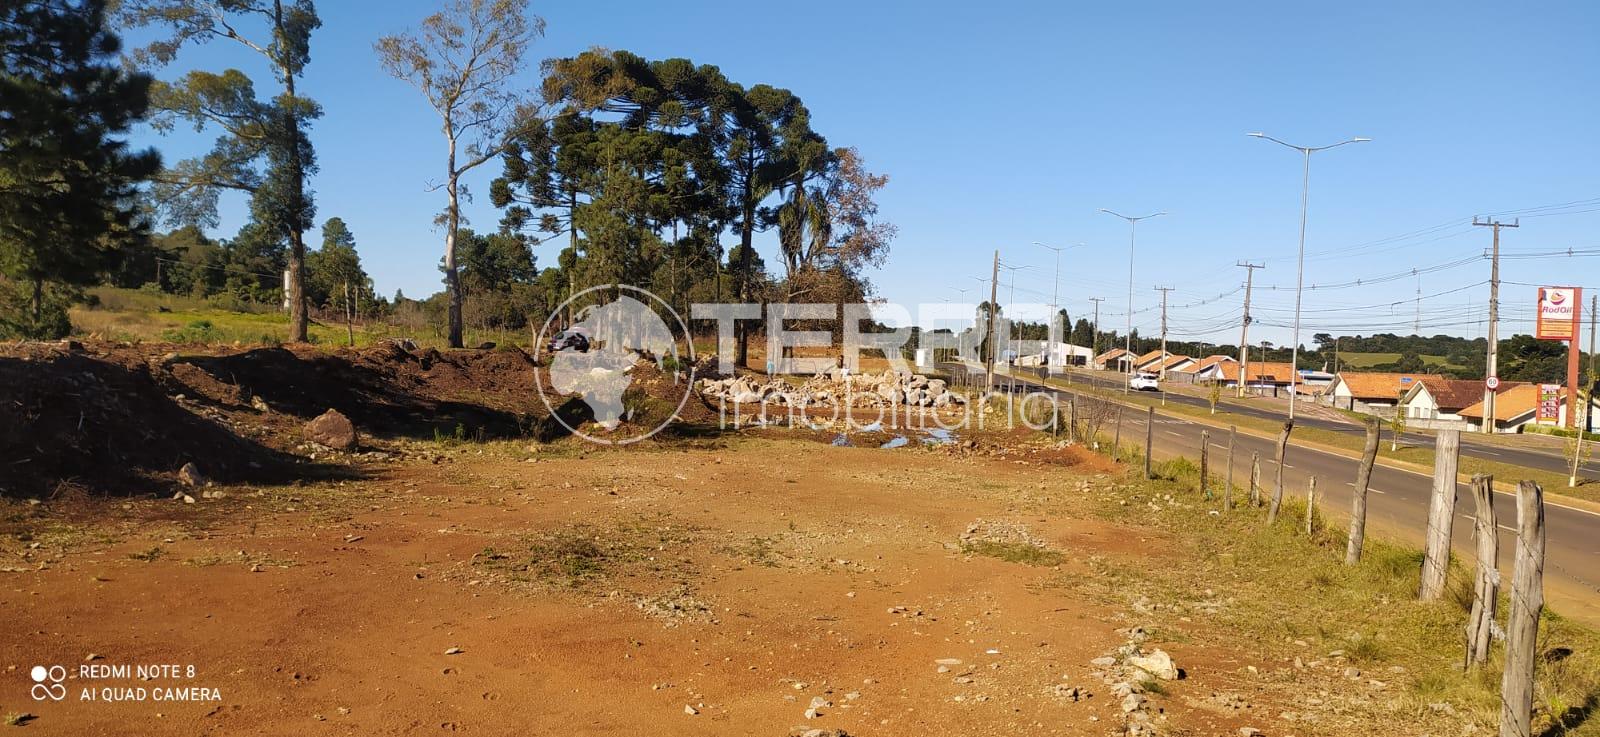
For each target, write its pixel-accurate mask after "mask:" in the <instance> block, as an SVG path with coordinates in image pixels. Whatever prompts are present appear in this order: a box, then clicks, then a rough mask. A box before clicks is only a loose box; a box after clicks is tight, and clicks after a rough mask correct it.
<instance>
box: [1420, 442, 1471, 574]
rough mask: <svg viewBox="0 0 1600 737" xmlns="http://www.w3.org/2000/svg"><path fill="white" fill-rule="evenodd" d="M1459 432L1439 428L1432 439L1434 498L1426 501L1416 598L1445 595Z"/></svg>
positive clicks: (1454, 498)
mask: <svg viewBox="0 0 1600 737" xmlns="http://www.w3.org/2000/svg"><path fill="white" fill-rule="evenodd" d="M1460 452H1461V431H1460V430H1440V431H1439V434H1438V435H1436V436H1434V442H1433V497H1432V500H1431V501H1430V502H1429V504H1428V538H1427V545H1426V550H1425V553H1424V557H1423V559H1422V585H1421V586H1420V587H1419V588H1418V589H1417V598H1420V599H1422V600H1423V601H1435V600H1437V599H1438V598H1439V597H1441V596H1443V595H1444V583H1445V574H1447V573H1449V571H1450V530H1451V528H1452V526H1453V525H1454V524H1455V516H1456V464H1457V462H1458V461H1459V460H1460V457H1459V455H1460Z"/></svg>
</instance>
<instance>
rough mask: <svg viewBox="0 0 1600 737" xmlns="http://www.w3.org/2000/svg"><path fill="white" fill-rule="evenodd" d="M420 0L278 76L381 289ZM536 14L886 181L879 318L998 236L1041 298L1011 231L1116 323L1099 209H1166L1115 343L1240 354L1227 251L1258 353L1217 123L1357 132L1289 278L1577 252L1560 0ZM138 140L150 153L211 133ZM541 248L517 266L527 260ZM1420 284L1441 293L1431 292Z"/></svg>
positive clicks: (1294, 177) (412, 98)
mask: <svg viewBox="0 0 1600 737" xmlns="http://www.w3.org/2000/svg"><path fill="white" fill-rule="evenodd" d="M432 10H433V5H432V3H430V2H427V1H426V0H394V1H392V2H375V1H371V0H340V1H338V2H334V1H332V0H325V1H324V2H323V3H321V4H320V7H319V12H320V13H321V15H322V18H323V27H322V28H321V29H320V30H319V31H318V32H317V33H316V35H315V36H313V38H312V55H313V59H312V63H311V66H310V67H309V72H308V75H307V78H306V81H305V85H304V87H305V90H306V94H309V95H310V96H312V97H314V98H315V99H317V100H318V101H319V102H320V103H321V104H322V105H323V106H324V109H325V117H324V118H323V119H322V120H320V121H318V122H317V124H316V127H315V128H314V130H313V132H312V138H313V141H314V143H315V145H316V147H317V152H318V156H319V158H320V163H321V172H320V173H319V174H318V175H317V177H316V179H315V180H314V188H315V190H316V195H317V202H318V208H319V216H318V220H319V222H320V221H321V220H322V219H324V218H327V217H330V216H339V217H341V218H343V219H345V221H346V222H347V223H348V224H349V225H350V227H351V229H352V230H353V231H354V232H355V235H356V238H357V242H358V246H359V248H360V250H361V253H362V256H363V260H364V262H365V264H366V266H367V269H368V271H369V272H370V273H371V274H372V275H373V277H374V278H375V280H376V281H377V284H378V288H379V290H380V291H382V292H384V293H386V294H392V293H393V292H394V290H395V289H396V288H401V289H404V290H405V292H406V294H408V295H411V296H422V295H426V294H428V293H431V292H433V291H436V290H437V289H438V288H439V275H438V271H437V270H436V264H437V262H438V257H439V253H440V251H441V249H442V237H443V236H442V233H441V232H440V231H439V230H438V229H437V228H435V227H434V226H433V225H432V219H433V217H434V215H435V214H436V213H437V212H438V211H439V210H440V208H441V207H442V206H443V204H444V201H443V195H442V194H441V193H437V192H429V191H427V188H428V185H429V184H431V183H434V182H437V181H439V179H440V171H441V169H442V161H443V146H444V144H443V139H442V137H441V136H440V135H439V132H438V126H437V119H436V118H435V117H434V115H433V114H432V112H431V111H430V110H429V109H428V108H427V107H426V105H425V104H424V103H423V101H422V99H421V97H420V95H418V94H417V93H416V92H415V91H414V90H413V89H411V88H410V87H408V86H406V85H405V84H403V83H401V82H399V81H396V80H394V79H391V78H389V77H388V76H387V75H385V74H384V73H383V71H382V70H381V69H380V68H379V67H378V64H377V62H376V60H375V58H374V56H373V53H372V50H371V44H372V42H373V41H374V40H375V39H376V38H377V37H378V36H380V35H382V34H385V33H391V32H396V31H400V30H403V29H405V28H406V27H408V26H409V25H412V24H414V23H416V22H417V21H418V20H420V19H421V18H422V17H423V16H425V15H427V14H428V13H430V12H432ZM533 10H534V12H536V13H537V14H539V15H541V16H543V17H544V18H545V19H546V20H547V21H548V24H549V26H548V32H547V35H546V37H545V38H544V39H543V40H542V41H541V42H540V43H539V44H538V45H537V46H536V49H535V55H536V56H537V57H538V58H545V57H553V56H568V55H572V54H575V53H577V52H580V51H582V50H583V49H586V48H589V47H593V46H602V47H608V48H619V49H628V50H630V51H633V52H635V53H638V54H641V55H643V56H646V57H650V58H659V57H670V56H683V57H687V58H689V59H692V60H694V61H695V62H698V63H711V64H716V65H718V66H720V67H721V68H722V69H723V71H724V72H725V73H726V74H727V75H728V76H729V77H730V78H731V79H734V80H737V81H740V82H743V83H746V84H754V83H760V82H766V83H771V84H774V85H778V86H783V87H788V88H790V89H792V90H794V91H795V92H796V93H797V94H798V95H800V96H801V97H802V98H803V99H804V100H805V102H806V104H807V105H808V107H809V108H810V109H811V111H812V119H813V125H814V127H815V128H816V129H817V130H818V131H819V132H821V133H822V134H823V135H825V136H826V137H827V138H828V139H829V141H830V142H831V143H833V144H834V145H850V146H855V147H856V148H858V149H859V150H860V151H861V153H862V155H863V156H864V157H865V158H866V160H867V163H868V165H869V167H870V168H872V169H873V170H875V171H879V172H883V173H887V174H888V175H889V176H890V177H891V181H890V184H889V186H888V187H887V188H886V189H885V190H884V191H883V193H882V194H881V197H880V198H879V200H880V204H881V206H882V210H881V215H882V217H883V218H884V219H886V220H888V221H890V222H893V223H895V224H896V225H898V226H899V228H900V236H899V238H898V239H897V240H896V242H895V243H894V246H893V251H892V253H891V256H890V259H889V262H888V265H887V266H886V267H885V268H883V269H882V270H880V271H879V272H877V273H876V274H874V275H873V280H874V281H875V282H876V284H877V285H878V287H879V291H880V294H881V296H883V297H884V298H886V299H888V300H890V301H894V302H899V303H904V304H916V303H922V302H941V301H943V300H946V299H949V300H951V301H958V300H960V299H961V297H962V295H961V294H960V292H959V291H957V290H959V289H967V290H968V291H967V293H966V298H967V299H968V300H969V301H975V300H976V299H978V293H977V291H976V289H975V288H978V287H979V286H980V285H979V282H978V281H976V280H975V279H973V277H984V278H986V277H987V275H988V273H989V264H990V258H991V257H992V255H993V253H994V251H995V249H999V250H1000V251H1001V258H1002V259H1003V260H1004V261H1006V262H1008V263H1012V264H1017V265H1026V266H1029V267H1031V268H1029V269H1025V270H1022V271H1019V272H1017V278H1016V293H1017V294H1016V300H1017V301H1018V302H1023V301H1030V302H1049V301H1050V298H1051V291H1052V289H1053V288H1054V287H1053V271H1054V259H1055V256H1054V254H1052V253H1051V252H1050V251H1047V250H1045V249H1044V248H1041V247H1039V246H1036V245H1033V242H1034V241H1042V242H1045V243H1050V244H1052V245H1073V244H1078V243H1083V244H1085V245H1084V246H1083V247H1082V248H1075V249H1073V250H1069V251H1067V252H1066V253H1065V254H1064V256H1063V259H1062V261H1063V267H1062V273H1061V280H1060V284H1061V286H1060V290H1061V299H1060V302H1061V304H1062V305H1063V306H1064V307H1065V309H1067V310H1068V311H1069V312H1070V313H1071V315H1072V316H1073V317H1074V318H1077V317H1079V316H1087V315H1088V314H1089V312H1090V309H1091V305H1090V303H1089V302H1088V299H1087V298H1088V297H1091V296H1099V297H1104V298H1106V301H1105V302H1103V303H1102V305H1101V321H1102V324H1103V325H1104V326H1105V327H1107V328H1110V327H1120V326H1121V325H1122V324H1123V323H1124V321H1125V319H1126V318H1125V312H1126V305H1127V298H1128V297H1127V294H1128V228H1127V225H1126V223H1124V222H1123V221H1121V220H1118V219H1115V218H1113V217H1111V216H1109V215H1105V214H1101V213H1099V212H1097V210H1098V208H1101V207H1105V208H1110V209H1114V210H1118V211H1122V212H1127V213H1137V214H1143V213H1146V212H1152V211H1156V210H1164V211H1167V212H1168V213H1170V215H1168V216H1167V217H1163V218H1157V219H1155V220H1151V221H1147V222H1145V223H1143V224H1141V226H1140V228H1139V243H1138V254H1137V260H1136V264H1135V275H1134V280H1133V286H1134V289H1133V292H1134V308H1135V311H1136V312H1135V325H1136V326H1137V327H1139V328H1140V330H1141V333H1144V334H1150V333H1152V332H1153V331H1155V330H1157V325H1158V319H1157V313H1156V312H1155V311H1154V310H1151V309H1150V308H1151V307H1152V306H1153V305H1156V304H1158V303H1159V298H1160V294H1159V293H1158V292H1156V291H1154V290H1153V289H1152V288H1153V287H1154V286H1155V285H1158V284H1159V285H1167V286H1172V287H1175V291H1174V292H1172V295H1171V302H1172V304H1173V305H1174V307H1173V309H1172V311H1171V328H1172V336H1173V337H1174V338H1182V339H1202V340H1211V341H1222V342H1233V341H1237V339H1238V327H1237V325H1238V317H1239V313H1240V300H1241V298H1242V296H1243V295H1242V294H1241V293H1235V292H1236V290H1237V289H1238V287H1239V286H1240V284H1241V283H1242V281H1243V269H1240V268H1238V267H1236V266H1234V264H1235V262H1236V261H1238V260H1241V259H1250V260H1253V261H1257V262H1261V261H1265V262H1266V264H1267V268H1266V269H1265V270H1262V271H1258V272H1257V273H1256V277H1257V278H1256V283H1257V285H1258V289H1257V291H1256V294H1255V297H1256V298H1255V307H1256V309H1255V314H1256V317H1257V320H1258V325H1257V327H1255V328H1253V329H1252V342H1256V341H1259V340H1261V339H1262V338H1266V339H1269V340H1273V341H1274V342H1279V343H1284V342H1287V340H1288V330H1287V329H1285V328H1282V327H1277V326H1276V325H1281V324H1288V323H1289V322H1290V320H1291V319H1292V310H1293V304H1294V296H1293V291H1292V286H1293V284H1294V277H1295V266H1294V253H1295V245H1296V238H1297V235H1298V226H1299V223H1298V219H1299V197H1300V189H1299V185H1300V173H1301V170H1300V163H1301V162H1300V158H1299V154H1297V153H1295V152H1293V151H1291V150H1289V149H1285V148H1283V147H1280V146H1277V145H1275V144H1271V143H1268V142H1265V141H1261V140H1258V139H1253V138H1249V137H1247V136H1246V133H1248V132H1250V131H1257V130H1260V131H1265V132H1267V133H1269V134H1271V135H1274V136H1277V137H1279V138H1283V139H1287V140H1290V141H1293V142H1296V143H1304V144H1307V145H1321V144H1326V143H1333V142H1336V141H1339V140H1342V139H1344V138H1348V137H1351V136H1367V137H1371V138H1372V139H1374V140H1373V141H1372V142H1371V143H1364V144H1360V145H1352V146H1346V147H1342V148H1339V149H1337V150H1334V151H1329V152H1326V153H1323V154H1318V155H1317V156H1316V157H1315V158H1314V159H1313V163H1312V171H1311V210H1310V225H1309V234H1308V241H1307V251H1308V258H1307V284H1308V285H1309V284H1335V283H1343V282H1348V281H1354V280H1357V279H1362V280H1367V281H1370V280H1371V279H1372V278H1373V277H1379V276H1384V275H1394V274H1398V273H1401V272H1405V271H1407V270H1410V269H1412V268H1420V267H1429V266H1437V265H1440V264H1446V263H1450V262H1453V261H1456V260H1459V259H1461V258H1463V257H1468V256H1472V255H1474V254H1479V253H1481V252H1482V251H1483V249H1485V248H1487V246H1488V244H1489V238H1490V235H1489V232H1488V229H1487V228H1474V227H1471V226H1470V225H1469V224H1467V223H1469V222H1470V219H1471V217H1472V216H1473V215H1474V214H1489V213H1507V215H1506V217H1508V218H1509V217H1514V216H1515V214H1514V211H1518V210H1526V209H1529V208H1537V207H1541V206H1546V205H1554V204H1560V203H1580V204H1574V205H1571V206H1568V207H1565V208H1557V209H1551V210H1539V211H1530V212H1527V213H1525V214H1524V216H1523V219H1522V226H1523V227H1521V228H1520V229H1518V230H1507V231H1505V234H1504V238H1503V247H1504V248H1505V249H1506V250H1507V251H1508V252H1514V251H1523V252H1545V251H1557V250H1566V249H1568V248H1572V249H1586V248H1594V247H1600V238H1597V237H1596V236H1595V235H1594V232H1595V230H1596V226H1600V168H1597V164H1600V137H1597V136H1596V135H1595V133H1594V131H1595V130H1596V123H1597V122H1600V121H1597V113H1600V95H1597V94H1595V93H1596V90H1597V89H1600V84H1597V82H1600V44H1596V43H1595V42H1594V39H1595V38H1597V37H1600V6H1594V5H1592V4H1589V3H1582V2H1567V3H1540V4H1538V5H1537V6H1528V5H1511V4H1504V3H1502V4H1490V3H1479V2H1456V3H1445V2H1430V3H1405V4H1401V3H1380V2H1358V3H1340V4H1337V5H1326V4H1318V5H1315V6H1313V5H1311V4H1299V3H1188V2H1141V3H1119V2H1100V3H1041V4H1027V3H986V4H977V5H975V4H968V3H962V4H943V3H931V2H922V3H860V2H852V3H835V2H816V3H809V4H806V5H802V6H794V5H782V4H770V3H767V4H762V3H757V4H750V3H732V2H701V3H692V4H691V3H654V2H650V3H645V2H640V3H621V2H561V3H540V4H536V5H535V6H534V8H533ZM140 38H141V36H140V35H139V34H134V35H131V36H130V37H129V41H130V43H137V42H138V41H139V40H140ZM224 65H232V66H239V67H240V68H243V69H245V70H247V71H251V72H259V71H261V70H260V69H259V65H257V64H256V63H255V61H254V60H253V59H250V58H249V57H248V55H247V54H245V53H243V50H242V49H237V48H233V47H231V46H227V45H224V44H222V43H220V42H214V43H213V44H211V45H210V46H209V47H203V48H199V49H190V50H187V51H185V52H184V55H182V56H180V58H179V60H178V63H177V64H175V65H173V66H172V67H170V68H168V69H165V70H162V71H160V72H159V74H160V75H161V76H163V77H171V76H175V75H176V74H178V73H180V72H181V71H182V70H184V69H186V68H189V67H191V66H195V67H204V68H218V67H221V66H224ZM534 83H535V80H534V78H533V75H532V70H530V74H529V76H528V79H527V85H528V86H529V88H530V89H531V88H532V86H533V85H534ZM139 140H140V141H141V142H146V143H151V144H154V145H157V146H159V147H160V148H161V149H162V150H163V153H164V155H165V156H166V157H167V160H168V161H169V162H175V161H177V160H178V159H180V158H183V157H185V156H189V155H193V154H195V153H198V152H199V151H201V150H203V148H204V147H206V146H207V145H208V141H209V137H207V136H195V135H193V134H192V133H189V132H185V131H180V132H177V133H175V134H172V135H168V136H159V135H156V134H154V133H149V134H147V135H141V136H140V137H139ZM497 171H498V165H497V164H495V165H488V166H486V167H484V168H482V169H480V170H479V171H478V173H477V174H476V176H474V177H472V178H471V183H472V185H473V188H474V189H475V190H476V192H477V193H478V194H479V197H478V198H477V200H476V201H475V202H474V203H472V204H471V205H470V206H469V207H468V210H467V213H468V215H469V216H470V217H471V219H472V221H473V225H475V226H476V227H478V228H480V229H489V228H493V227H494V225H495V222H496V221H497V220H498V214H497V213H496V212H495V211H494V209H493V208H492V207H491V206H490V205H489V203H488V198H487V189H488V187H487V184H488V181H489V179H491V178H492V177H493V176H494V175H495V174H496V173H497ZM1585 202H1587V204H1582V203H1585ZM1528 215H1538V217H1528ZM244 216H245V213H244V208H243V204H242V202H237V201H232V202H228V203H227V204H226V206H225V207H224V212H223V224H222V227H221V228H219V229H218V234H219V235H224V236H227V235H231V234H232V233H233V232H234V231H235V230H236V229H237V227H238V225H239V224H240V222H241V221H242V219H243V218H244ZM1436 226H1439V227H1436ZM1430 228H1433V229H1432V230H1429V229H1430ZM1407 234H1412V235H1409V237H1402V238H1398V239H1396V238H1395V237H1396V236H1406V235H1407ZM731 241H732V238H731V237H730V238H729V242H730V243H731ZM312 242H313V243H315V242H318V236H317V234H315V233H313V234H312ZM769 247H770V245H769ZM554 248H555V246H553V245H552V246H542V247H540V248H539V249H537V251H536V253H537V255H538V256H539V258H540V259H541V261H544V262H550V261H553V259H554V256H555V251H554ZM1003 273H1004V272H1003ZM1597 276H1600V259H1597V258H1595V257H1582V256H1575V257H1560V258H1527V259H1516V260H1508V261H1507V262H1506V263H1505V264H1504V265H1503V267H1502V279H1504V280H1506V281H1507V282H1508V283H1507V284H1505V286H1504V287H1503V293H1502V304H1503V310H1502V316H1503V319H1504V322H1503V325H1502V334H1506V333H1508V332H1513V331H1528V330H1529V329H1530V328H1531V315H1532V311H1533V302H1534V289H1535V287H1534V286H1532V285H1534V284H1539V283H1549V284H1565V285H1576V286H1586V287H1600V279H1597V278H1596V277H1597ZM1487 278H1488V263H1487V262H1486V261H1473V262H1470V263H1466V264H1463V265H1459V266H1455V267H1452V268H1448V269H1443V270H1439V271H1433V272H1429V273H1425V274H1423V275H1421V277H1420V279H1421V290H1422V293H1423V295H1424V296H1425V297H1427V298H1426V299H1424V300H1422V302H1421V308H1422V327H1423V330H1422V332H1423V333H1424V334H1433V333H1452V334H1465V335H1474V336H1481V335H1482V334H1483V332H1484V319H1485V317H1486V315H1485V312H1486V307H1485V305H1486V302H1487V299H1488V287H1487V285H1481V286H1474V285H1476V284H1477V283H1478V282H1483V281H1485V280H1487ZM1509 282H1521V284H1511V283H1509ZM1274 285H1275V286H1278V287H1289V288H1280V289H1272V288H1271V287H1272V286H1274ZM1417 288H1418V284H1417V279H1416V278H1412V277H1406V278H1400V279H1396V280H1392V281H1388V282H1384V283H1380V284H1376V285H1370V284H1369V285H1363V286H1360V287H1349V288H1338V289H1321V290H1311V291H1308V292H1306V298H1305V309H1306V319H1305V321H1304V327H1303V329H1302V332H1303V340H1304V341H1306V342H1309V336H1310V334H1311V333H1313V332H1318V331H1322V330H1331V331H1333V332H1341V333H1345V334H1355V333H1362V334H1371V333H1374V332H1390V331H1392V332H1400V333H1409V332H1411V329H1412V325H1413V322H1414V320H1415V318H1416V308H1417V305H1416V304H1415V303H1414V302H1412V301H1411V300H1413V298H1414V297H1415V295H1416V290H1417ZM1449 290H1459V291H1450V292H1449V293H1447V294H1441V295H1440V296H1429V295H1434V294H1436V293H1442V292H1447V291H1449ZM1008 291H1009V290H1008V289H1007V288H1006V287H1005V286H1003V287H1002V290H1001V292H1002V300H1005V299H1006V294H1007V292H1008ZM1223 294H1227V295H1228V296H1226V297H1225V298H1220V299H1219V298H1218V297H1219V295H1223ZM1207 299H1210V300H1212V301H1209V302H1207V303H1204V304H1196V303H1198V302H1201V301H1204V300H1207ZM1396 301H1398V302H1400V304H1398V305H1394V306H1389V305H1388V303H1390V302H1396ZM1179 305H1184V306H1182V307H1179Z"/></svg>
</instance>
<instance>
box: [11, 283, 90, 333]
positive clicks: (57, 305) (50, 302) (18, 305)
mask: <svg viewBox="0 0 1600 737" xmlns="http://www.w3.org/2000/svg"><path fill="white" fill-rule="evenodd" d="M82 299H83V292H81V291H79V290H77V289H72V288H70V287H62V286H58V285H55V284H47V285H45V288H44V293H43V298H42V299H41V300H40V302H39V313H38V315H37V316H36V315H34V310H33V290H32V287H30V286H27V285H23V284H20V283H17V282H11V283H0V338H4V339H9V340H19V339H20V340H60V339H61V338H65V337H67V335H69V334H70V333H71V332H72V320H71V319H70V318H69V317H68V316H67V309H68V308H69V307H71V306H72V304H73V303H74V302H78V301H81V300H82Z"/></svg>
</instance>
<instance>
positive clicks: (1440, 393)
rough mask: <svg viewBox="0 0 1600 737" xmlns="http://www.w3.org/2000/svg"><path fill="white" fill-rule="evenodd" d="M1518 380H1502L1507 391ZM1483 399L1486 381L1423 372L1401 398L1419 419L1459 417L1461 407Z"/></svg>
mask: <svg viewBox="0 0 1600 737" xmlns="http://www.w3.org/2000/svg"><path fill="white" fill-rule="evenodd" d="M1516 385H1517V384H1515V383H1506V384H1501V386H1500V391H1502V392H1503V391H1506V390H1507V389H1509V388H1511V387H1512V386H1516ZM1481 401H1483V382H1481V381H1472V380H1468V379H1446V378H1444V377H1442V376H1421V377H1418V378H1417V380H1416V381H1414V382H1411V388H1410V389H1407V390H1406V394H1405V396H1404V397H1403V398H1401V400H1400V404H1401V406H1403V407H1405V412H1406V417H1410V418H1414V419H1419V420H1460V419H1461V410H1464V409H1466V408H1468V407H1471V406H1472V405H1474V404H1477V403H1479V402H1481Z"/></svg>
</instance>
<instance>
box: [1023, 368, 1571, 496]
mask: <svg viewBox="0 0 1600 737" xmlns="http://www.w3.org/2000/svg"><path fill="white" fill-rule="evenodd" d="M1000 380H1001V377H1000V376H998V375H997V376H996V377H995V381H996V382H999V381H1000ZM1071 380H1072V381H1083V382H1087V383H1089V384H1092V385H1094V386H1097V387H1101V388H1107V389H1116V390H1121V389H1122V374H1116V375H1114V376H1095V375H1093V374H1087V373H1084V372H1073V373H1072V374H1071ZM1165 394H1166V398H1167V401H1168V402H1175V403H1178V404H1187V405H1189V406H1192V407H1202V408H1207V409H1209V408H1210V406H1211V405H1210V403H1209V402H1207V401H1206V399H1205V398H1203V397H1196V396H1193V395H1190V394H1180V393H1176V392H1165ZM1226 411H1227V412H1228V413H1230V414H1236V415H1243V416H1245V417H1255V418H1260V419H1265V420H1272V421H1274V422H1282V421H1283V419H1284V415H1283V412H1282V411H1281V410H1277V409H1276V408H1268V407H1253V406H1250V405H1241V404H1237V403H1229V404H1227V405H1226ZM1219 412H1220V410H1219ZM1294 424H1295V427H1314V428H1317V429H1319V430H1331V431H1333V432H1338V433H1344V434H1346V435H1351V436H1355V437H1359V436H1360V435H1361V434H1362V432H1364V431H1363V430H1362V429H1361V426H1360V425H1357V424H1355V423H1353V422H1338V421H1335V420H1329V419H1326V418H1322V417H1308V416H1306V415H1301V416H1299V417H1296V418H1295V420H1294ZM1388 434H1389V433H1388V430H1387V429H1386V430H1385V431H1384V435H1385V437H1387V436H1388ZM1401 441H1402V442H1404V443H1405V444H1407V445H1411V446H1416V447H1423V448H1432V447H1433V434H1432V433H1430V432H1410V433H1404V434H1403V435H1401ZM1461 454H1462V455H1464V456H1472V457H1474V458H1484V459H1487V460H1491V461H1498V462H1501V463H1510V464H1512V465H1517V466H1526V467H1528V468H1537V469H1540V470H1543V471H1553V472H1555V473H1560V474H1567V473H1569V472H1571V470H1572V461H1571V460H1570V459H1567V458H1563V457H1561V456H1560V455H1557V454H1554V453H1544V452H1540V451H1537V450H1528V449H1523V448H1508V447H1505V446H1501V445H1488V444H1485V443H1480V442H1476V439H1475V437H1474V436H1473V435H1472V434H1470V433H1463V434H1462V436H1461ZM1579 471H1580V473H1588V474H1592V475H1595V476H1600V461H1590V462H1588V463H1585V464H1583V465H1581V466H1580V467H1579Z"/></svg>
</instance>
